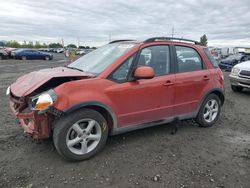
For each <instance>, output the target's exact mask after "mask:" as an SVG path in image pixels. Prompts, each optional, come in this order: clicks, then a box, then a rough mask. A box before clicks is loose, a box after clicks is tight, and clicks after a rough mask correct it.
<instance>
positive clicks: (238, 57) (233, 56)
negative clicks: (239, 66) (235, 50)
mask: <svg viewBox="0 0 250 188" xmlns="http://www.w3.org/2000/svg"><path fill="white" fill-rule="evenodd" d="M241 57H242V55H241V54H236V55H230V56H229V57H227V58H226V60H234V59H236V60H240V59H241Z"/></svg>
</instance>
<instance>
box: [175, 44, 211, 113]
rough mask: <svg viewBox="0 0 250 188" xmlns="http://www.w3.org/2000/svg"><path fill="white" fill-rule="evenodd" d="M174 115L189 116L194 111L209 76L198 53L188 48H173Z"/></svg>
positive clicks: (209, 78)
mask: <svg viewBox="0 0 250 188" xmlns="http://www.w3.org/2000/svg"><path fill="white" fill-rule="evenodd" d="M175 49H176V80H175V85H174V87H175V115H176V116H179V115H183V116H189V115H191V114H192V113H193V112H195V111H196V109H197V107H198V104H199V102H200V99H201V98H202V96H203V95H204V91H205V90H206V88H207V86H208V85H209V82H210V80H211V75H210V72H209V70H208V69H206V67H205V63H204V62H203V60H202V58H201V56H200V54H199V53H198V51H197V50H196V49H194V48H192V47H189V46H175Z"/></svg>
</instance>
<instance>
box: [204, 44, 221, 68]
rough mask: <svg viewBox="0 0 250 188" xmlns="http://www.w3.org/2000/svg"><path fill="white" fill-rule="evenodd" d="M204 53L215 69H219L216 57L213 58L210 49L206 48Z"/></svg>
mask: <svg viewBox="0 0 250 188" xmlns="http://www.w3.org/2000/svg"><path fill="white" fill-rule="evenodd" d="M204 52H205V54H206V55H207V57H208V59H209V60H210V62H211V63H212V64H213V66H214V68H218V67H219V65H218V62H217V61H216V60H215V59H214V57H213V56H212V54H211V53H210V51H209V49H208V48H204Z"/></svg>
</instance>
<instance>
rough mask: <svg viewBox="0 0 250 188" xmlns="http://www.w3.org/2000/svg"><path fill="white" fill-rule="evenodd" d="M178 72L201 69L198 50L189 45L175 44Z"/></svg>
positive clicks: (201, 64)
mask: <svg viewBox="0 0 250 188" xmlns="http://www.w3.org/2000/svg"><path fill="white" fill-rule="evenodd" d="M175 48H176V54H177V63H178V72H190V71H198V70H202V69H203V63H202V60H201V57H200V55H199V54H198V52H197V51H196V50H195V49H193V48H190V47H184V46H176V47H175Z"/></svg>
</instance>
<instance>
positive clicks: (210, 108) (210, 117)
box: [196, 94, 221, 127]
mask: <svg viewBox="0 0 250 188" xmlns="http://www.w3.org/2000/svg"><path fill="white" fill-rule="evenodd" d="M220 111H221V100H220V98H219V97H218V96H217V95H215V94H210V95H209V96H208V97H207V98H206V99H205V100H204V102H203V103H202V105H201V108H200V111H199V113H198V116H197V118H196V122H197V123H198V124H199V125H200V126H201V127H211V126H213V125H214V124H215V123H216V121H217V120H218V118H219V116H220Z"/></svg>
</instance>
